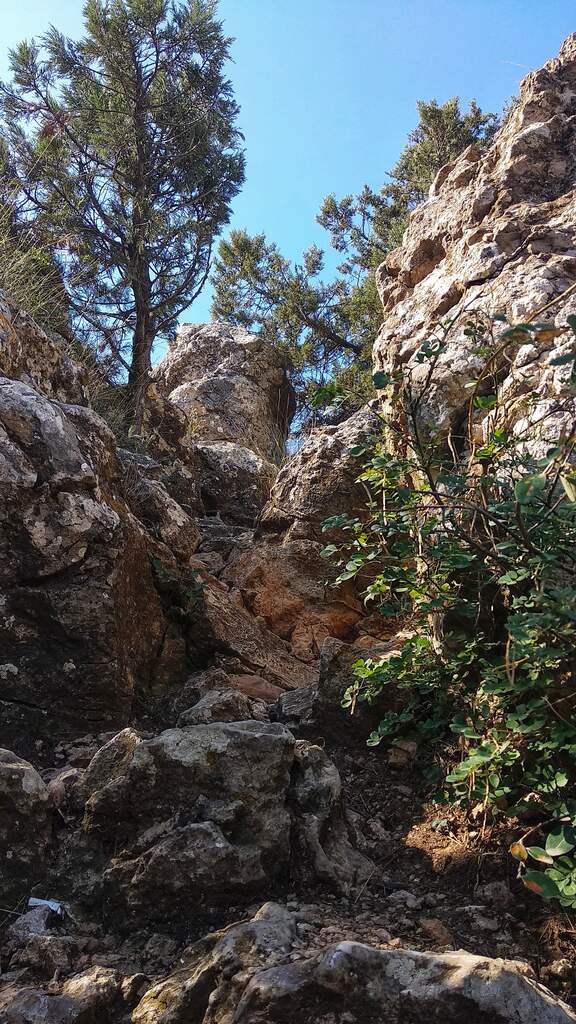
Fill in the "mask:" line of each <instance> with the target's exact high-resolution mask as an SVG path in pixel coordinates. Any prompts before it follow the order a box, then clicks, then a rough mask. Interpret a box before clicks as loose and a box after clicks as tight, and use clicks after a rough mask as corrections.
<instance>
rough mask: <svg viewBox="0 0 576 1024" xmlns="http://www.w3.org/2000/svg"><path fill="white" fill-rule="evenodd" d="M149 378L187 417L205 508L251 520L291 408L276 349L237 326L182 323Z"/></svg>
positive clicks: (264, 494)
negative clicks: (197, 462) (198, 462)
mask: <svg viewBox="0 0 576 1024" xmlns="http://www.w3.org/2000/svg"><path fill="white" fill-rule="evenodd" d="M155 384H156V387H157V389H158V391H159V392H160V394H162V395H163V396H164V397H165V398H167V399H168V401H169V402H170V403H171V404H172V405H173V406H175V407H176V408H177V409H178V410H180V412H182V413H183V414H184V416H185V418H186V420H187V423H188V434H189V437H190V439H191V440H192V441H193V442H194V444H195V447H196V450H197V452H198V455H199V457H200V462H201V467H202V468H201V485H200V489H201V497H202V500H203V503H204V506H205V508H206V509H207V511H208V512H210V513H212V512H216V511H218V512H220V513H221V514H222V515H223V516H224V517H225V518H227V519H230V520H232V521H234V522H239V523H246V524H251V523H252V522H253V520H254V517H255V516H256V515H257V514H258V512H259V511H260V509H261V508H262V506H263V504H264V503H265V501H266V500H267V498H268V494H269V491H270V488H271V486H272V484H273V482H274V479H275V477H276V474H277V472H278V469H277V467H278V465H279V463H280V461H281V460H282V457H283V453H284V442H285V440H286V436H287V434H288V428H289V426H290V421H291V419H292V416H293V414H294V395H293V391H292V388H291V386H290V383H289V381H288V378H287V375H286V371H285V369H284V366H283V363H282V360H281V358H280V356H279V355H278V353H277V351H275V350H274V349H273V348H272V347H271V346H270V345H268V344H266V343H265V342H264V341H262V340H260V339H259V338H257V337H256V336H255V335H253V334H249V333H248V332H247V331H245V330H243V329H242V328H238V327H229V326H227V325H224V324H218V323H212V324H204V325H193V324H184V325H182V326H181V327H180V328H179V330H178V333H177V336H176V340H175V342H174V344H173V345H172V347H171V348H170V349H169V351H168V353H167V355H166V356H165V358H164V359H163V360H162V362H161V363H159V365H158V367H157V368H156V371H155Z"/></svg>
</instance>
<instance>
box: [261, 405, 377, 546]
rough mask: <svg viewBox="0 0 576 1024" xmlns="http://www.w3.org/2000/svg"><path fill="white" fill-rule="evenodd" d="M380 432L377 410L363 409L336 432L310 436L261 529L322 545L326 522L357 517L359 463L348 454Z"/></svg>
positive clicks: (283, 477)
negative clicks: (319, 542) (333, 517)
mask: <svg viewBox="0 0 576 1024" xmlns="http://www.w3.org/2000/svg"><path fill="white" fill-rule="evenodd" d="M380 427H381V422H380V417H379V416H378V413H377V412H376V410H375V409H373V408H372V407H371V406H365V407H364V408H363V409H360V410H359V411H358V412H356V413H354V415H353V416H350V417H349V418H348V419H347V420H344V421H343V422H342V423H339V424H338V425H337V426H334V427H318V428H317V429H315V430H313V431H312V432H311V433H310V435H309V437H307V439H306V440H305V442H304V444H303V445H302V447H301V448H300V449H299V450H298V451H297V452H296V453H295V454H294V455H293V456H292V457H291V458H290V459H288V461H287V462H286V463H285V465H284V466H283V467H282V469H281V471H280V473H279V474H278V478H277V480H276V483H275V485H274V487H273V489H272V493H271V495H270V501H269V502H268V504H267V505H266V507H265V508H264V510H263V512H262V517H261V527H262V529H263V530H265V531H266V532H271V533H282V534H283V535H284V536H285V537H286V538H287V539H292V538H294V539H296V538H298V539H301V538H307V539H310V540H316V541H321V540H322V539H323V533H322V523H323V522H324V520H325V519H328V518H329V517H330V516H335V515H339V514H340V513H346V514H347V515H357V514H358V513H360V512H361V511H362V509H363V508H364V506H365V504H366V491H365V490H364V488H363V487H362V485H361V484H359V483H358V482H357V478H358V476H359V474H360V472H361V468H362V463H361V461H359V460H358V459H357V458H355V456H354V454H353V451H352V450H353V449H354V448H355V447H356V446H357V445H358V444H360V443H361V442H362V441H364V440H366V438H367V437H369V436H370V435H373V434H377V433H379V430H380Z"/></svg>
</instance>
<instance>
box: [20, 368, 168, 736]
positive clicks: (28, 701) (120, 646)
mask: <svg viewBox="0 0 576 1024" xmlns="http://www.w3.org/2000/svg"><path fill="white" fill-rule="evenodd" d="M0 484H1V486H0V525H1V531H0V594H1V601H2V618H1V619H0V678H1V680H2V686H1V690H0V708H1V712H0V713H1V715H2V725H3V728H2V738H3V742H4V743H10V745H11V746H14V748H15V749H17V750H18V751H19V752H21V753H24V754H26V753H27V752H28V753H31V752H32V751H33V750H34V749H35V748H34V741H35V740H37V739H42V740H45V741H47V742H48V743H52V742H53V741H54V737H55V725H54V723H55V722H57V723H58V734H59V736H58V738H60V737H61V736H62V735H65V734H67V733H68V734H69V733H74V732H75V733H76V734H83V733H85V732H86V731H87V725H88V727H92V728H94V729H95V731H98V729H99V728H101V727H102V728H103V727H105V726H106V725H112V726H119V725H121V724H122V723H123V722H124V721H126V720H127V717H128V715H129V713H130V710H131V707H132V701H133V696H134V692H135V689H136V688H141V689H144V690H145V689H147V688H148V687H149V686H150V684H151V682H152V679H153V676H154V675H155V673H156V672H159V671H160V670H161V666H162V663H163V658H164V656H165V649H164V648H165V641H166V639H167V637H168V634H169V630H168V624H167V622H166V620H165V617H164V614H163V611H162V607H161V604H160V600H159V598H158V594H157V592H156V590H155V587H154V585H153V579H152V574H151V569H150V562H149V538H148V536H147V534H146V531H145V529H144V528H143V526H142V525H141V524H140V523H139V522H138V520H136V518H135V517H134V516H133V515H132V514H131V513H130V512H129V509H128V507H127V505H126V503H125V502H124V500H123V497H122V473H121V468H120V464H119V462H118V458H117V454H116V446H115V439H114V436H113V434H112V432H111V431H110V429H109V428H108V427H107V426H106V424H105V423H104V422H103V420H101V419H100V417H98V416H97V415H96V414H95V413H94V412H92V410H90V409H87V408H85V407H83V406H75V405H65V404H61V403H59V402H56V401H51V400H49V399H48V398H46V397H45V396H44V395H41V394H40V393H39V392H38V391H36V390H35V389H34V388H33V387H31V386H30V385H28V384H24V383H23V382H21V381H17V380H9V379H7V378H5V377H4V378H0ZM171 657H172V655H171ZM171 671H172V672H173V674H174V677H175V678H177V674H178V665H177V664H172V665H171Z"/></svg>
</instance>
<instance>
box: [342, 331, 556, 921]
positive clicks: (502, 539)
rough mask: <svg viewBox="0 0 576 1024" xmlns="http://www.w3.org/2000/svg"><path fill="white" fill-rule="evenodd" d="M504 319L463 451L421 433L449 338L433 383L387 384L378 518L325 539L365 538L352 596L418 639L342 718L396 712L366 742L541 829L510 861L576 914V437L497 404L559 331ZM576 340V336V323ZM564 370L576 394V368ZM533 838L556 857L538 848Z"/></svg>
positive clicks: (376, 442) (386, 662)
mask: <svg viewBox="0 0 576 1024" xmlns="http://www.w3.org/2000/svg"><path fill="white" fill-rule="evenodd" d="M503 320H504V318H503V317H497V318H496V321H490V319H489V318H487V317H484V316H482V315H480V314H478V315H475V316H474V317H473V318H471V319H470V320H469V322H468V324H467V326H466V330H465V335H466V338H467V342H468V344H469V346H470V349H471V350H473V352H474V353H475V354H479V353H480V354H482V356H483V357H484V359H485V363H484V369H483V370H482V371H481V373H480V374H479V376H478V378H477V380H476V381H474V382H472V383H471V385H470V398H469V402H468V417H467V424H466V427H465V428H464V429H463V431H462V433H461V436H459V437H455V436H453V437H452V438H451V444H450V446H449V448H448V446H447V444H446V441H445V439H440V438H439V437H437V436H435V434H434V432H433V431H432V430H430V429H429V430H426V429H425V428H424V427H423V423H422V417H421V416H420V409H421V406H422V402H423V400H424V397H425V394H426V390H427V388H429V387H430V385H431V383H432V382H433V380H434V374H435V371H436V369H437V366H438V361H439V359H440V357H441V355H442V353H443V352H444V351H445V348H446V342H447V337H448V336H449V331H450V328H448V329H447V330H445V331H444V332H439V334H438V336H436V337H433V338H431V339H430V340H428V341H426V342H425V343H424V344H423V345H422V346H421V347H420V349H419V351H418V352H417V353H416V357H415V360H416V361H415V366H416V367H417V368H418V369H419V371H420V373H422V369H424V376H423V378H422V377H420V382H419V383H418V384H416V383H415V379H414V376H415V375H414V371H413V370H411V369H406V370H405V371H403V372H401V373H398V374H385V373H377V374H375V376H374V383H375V384H376V386H377V387H379V388H381V389H384V390H386V391H387V392H388V398H389V401H390V403H391V408H392V409H393V410H395V416H394V418H393V422H392V423H391V425H390V426H389V430H388V435H387V436H385V437H376V438H371V439H368V440H367V442H366V443H365V444H362V445H359V446H358V447H357V448H356V449H355V450H354V454H355V455H356V456H357V457H358V459H359V460H361V465H362V471H361V473H360V476H359V479H360V480H361V481H362V482H363V483H364V484H365V486H366V487H367V489H368V491H369V493H370V503H369V506H368V508H367V510H366V515H364V516H362V517H361V518H350V517H347V516H336V517H333V518H332V519H330V520H328V521H327V522H326V523H325V524H324V526H325V529H331V528H333V527H336V526H337V527H338V528H339V530H343V531H345V532H346V533H347V534H348V538H349V539H348V540H347V541H346V542H345V543H344V544H341V545H338V544H331V545H328V546H327V547H326V549H325V552H324V554H325V556H326V557H330V558H336V559H337V561H338V564H339V569H340V573H339V576H338V580H339V581H343V580H348V579H352V578H358V579H359V580H362V579H363V578H364V579H365V580H366V582H367V585H366V588H365V593H366V600H367V601H368V602H372V603H373V604H375V605H376V606H377V607H378V609H379V610H380V612H381V613H382V614H383V615H386V616H397V617H398V620H399V622H401V623H402V625H403V629H404V632H405V634H406V635H407V637H408V639H407V640H406V641H405V642H404V644H403V646H402V647H401V649H400V651H399V652H398V653H396V654H393V655H392V656H389V657H388V658H385V659H377V658H361V659H359V660H358V661H357V662H356V664H355V666H354V675H355V680H354V683H353V684H352V686H351V687H350V688H349V689H348V690H347V692H346V694H345V697H344V706H346V707H350V708H352V709H353V708H354V706H355V704H356V703H357V702H358V701H366V702H368V703H369V704H377V706H382V707H383V708H384V709H385V710H384V713H383V715H382V718H381V721H380V724H379V726H378V727H377V729H376V730H375V731H374V732H373V733H372V735H371V736H370V737H369V739H368V743H369V744H370V745H378V744H379V743H381V742H382V741H385V742H386V741H389V740H392V739H396V738H399V737H402V738H411V739H414V738H416V739H418V740H419V741H420V742H423V741H426V742H429V743H432V744H435V745H436V748H437V750H438V751H440V750H441V751H442V757H441V758H440V757H439V758H438V764H437V778H436V784H437V788H438V791H439V798H440V799H441V800H442V801H445V802H448V803H452V804H458V805H461V806H463V807H464V808H465V809H466V810H467V811H468V812H471V813H474V814H475V815H478V814H479V813H480V814H482V815H483V816H484V820H486V819H487V818H488V817H492V818H498V817H503V816H505V817H507V818H509V819H511V820H512V821H515V822H517V823H518V827H519V830H520V824H519V823H520V822H522V821H523V820H528V821H534V820H536V821H537V823H538V824H537V825H536V827H530V829H529V831H528V835H527V836H525V837H524V839H521V838H520V839H519V841H518V842H517V843H515V844H514V846H513V847H512V853H513V855H514V856H515V857H516V858H517V859H518V861H519V865H520V873H521V875H522V878H523V881H524V883H525V884H526V885H527V886H528V887H529V888H531V889H533V890H534V891H536V892H539V893H540V894H541V895H543V896H545V897H547V898H551V897H557V898H558V899H559V900H560V902H561V903H562V904H563V905H564V906H570V907H574V906H576V856H573V855H572V851H573V850H576V831H575V830H574V826H576V794H575V783H576V776H575V773H574V764H575V758H576V721H575V720H574V707H575V706H576V686H575V660H574V650H575V646H576V472H575V470H574V463H573V456H574V446H575V443H576V423H574V422H571V426H570V427H569V428H567V427H566V428H565V429H563V430H562V431H559V432H558V436H557V437H556V438H555V440H554V442H553V443H552V442H550V441H546V442H543V441H542V436H544V435H542V434H541V433H539V430H538V426H539V419H538V416H537V414H536V411H535V408H534V400H533V399H532V400H531V401H532V405H531V407H530V408H529V409H527V411H526V416H525V419H524V422H525V424H527V425H526V427H525V429H523V430H522V431H519V430H518V429H517V423H516V427H515V425H514V423H513V422H512V420H511V413H510V411H509V408H508V407H507V406H506V405H502V406H501V405H500V402H499V395H498V382H499V379H500V374H501V372H502V367H503V363H504V361H505V360H506V359H507V358H508V357H509V355H510V353H511V352H513V350H514V348H515V347H517V346H518V345H519V344H522V343H526V342H528V343H529V342H534V343H535V344H536V345H537V344H538V342H539V340H541V339H544V338H545V337H546V334H547V333H548V334H549V333H550V331H551V330H552V331H553V333H556V334H557V333H559V332H558V331H557V330H555V329H554V328H553V327H552V328H551V325H550V324H545V323H537V322H527V323H524V324H515V325H510V324H508V323H505V322H504V323H503V324H502V321H503ZM569 328H571V329H572V331H573V332H574V334H575V335H576V317H570V318H569ZM552 362H553V364H556V365H559V366H562V367H563V369H562V371H561V372H562V373H563V374H565V375H566V378H567V380H566V383H567V384H570V382H575V381H576V373H575V367H576V351H570V352H567V353H565V354H563V355H559V356H557V357H556V358H555V359H553V360H552ZM565 390H566V394H567V397H566V398H564V399H562V398H559V399H558V400H557V403H556V404H557V408H555V409H554V410H551V409H548V410H547V417H549V416H551V415H554V416H555V417H557V418H556V419H555V422H560V423H566V421H567V417H566V415H560V414H562V413H566V411H567V410H569V409H571V407H572V405H573V393H571V392H572V390H573V389H571V388H570V387H568V388H566V389H565ZM478 420H481V434H482V437H481V439H480V440H478V435H479V431H478ZM548 422H550V421H548ZM371 567H375V568H373V570H371ZM450 735H452V736H453V738H457V745H455V744H454V743H450V741H449V737H450ZM446 765H447V767H446ZM535 834H539V835H540V837H541V844H542V845H541V846H538V845H529V844H528V845H526V843H525V840H526V839H527V838H528V837H529V836H531V837H533V836H534V835H535ZM531 862H532V863H533V864H534V868H535V870H532V869H531V868H529V867H528V865H529V864H530V863H531ZM540 868H543V869H544V870H540Z"/></svg>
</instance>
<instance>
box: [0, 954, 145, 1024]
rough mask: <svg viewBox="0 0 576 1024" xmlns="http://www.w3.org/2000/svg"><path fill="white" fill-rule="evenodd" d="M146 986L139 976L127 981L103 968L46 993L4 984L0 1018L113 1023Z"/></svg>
mask: <svg viewBox="0 0 576 1024" xmlns="http://www.w3.org/2000/svg"><path fill="white" fill-rule="evenodd" d="M146 987H147V983H146V978H144V976H143V975H136V976H133V977H128V978H127V977H123V976H122V975H121V974H119V972H118V971H113V970H110V969H109V968H106V967H91V968H89V969H88V970H86V971H83V972H82V973H81V974H76V975H74V976H73V977H71V978H69V979H67V980H66V981H65V982H64V983H63V984H62V985H60V986H58V987H57V988H56V990H54V989H53V990H52V991H50V992H45V991H43V990H42V989H37V988H34V987H33V986H31V985H25V986H23V987H20V986H18V984H17V983H12V984H8V985H6V986H5V987H4V989H3V990H2V992H0V1015H1V1017H2V1021H3V1024H115V1022H116V1021H119V1020H121V1019H122V1018H124V1015H125V1014H126V1013H127V1012H129V1011H130V1010H131V1009H132V1007H133V1006H134V1004H135V1003H136V1002H138V1001H139V999H140V998H141V996H142V992H143V989H144V988H146Z"/></svg>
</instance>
